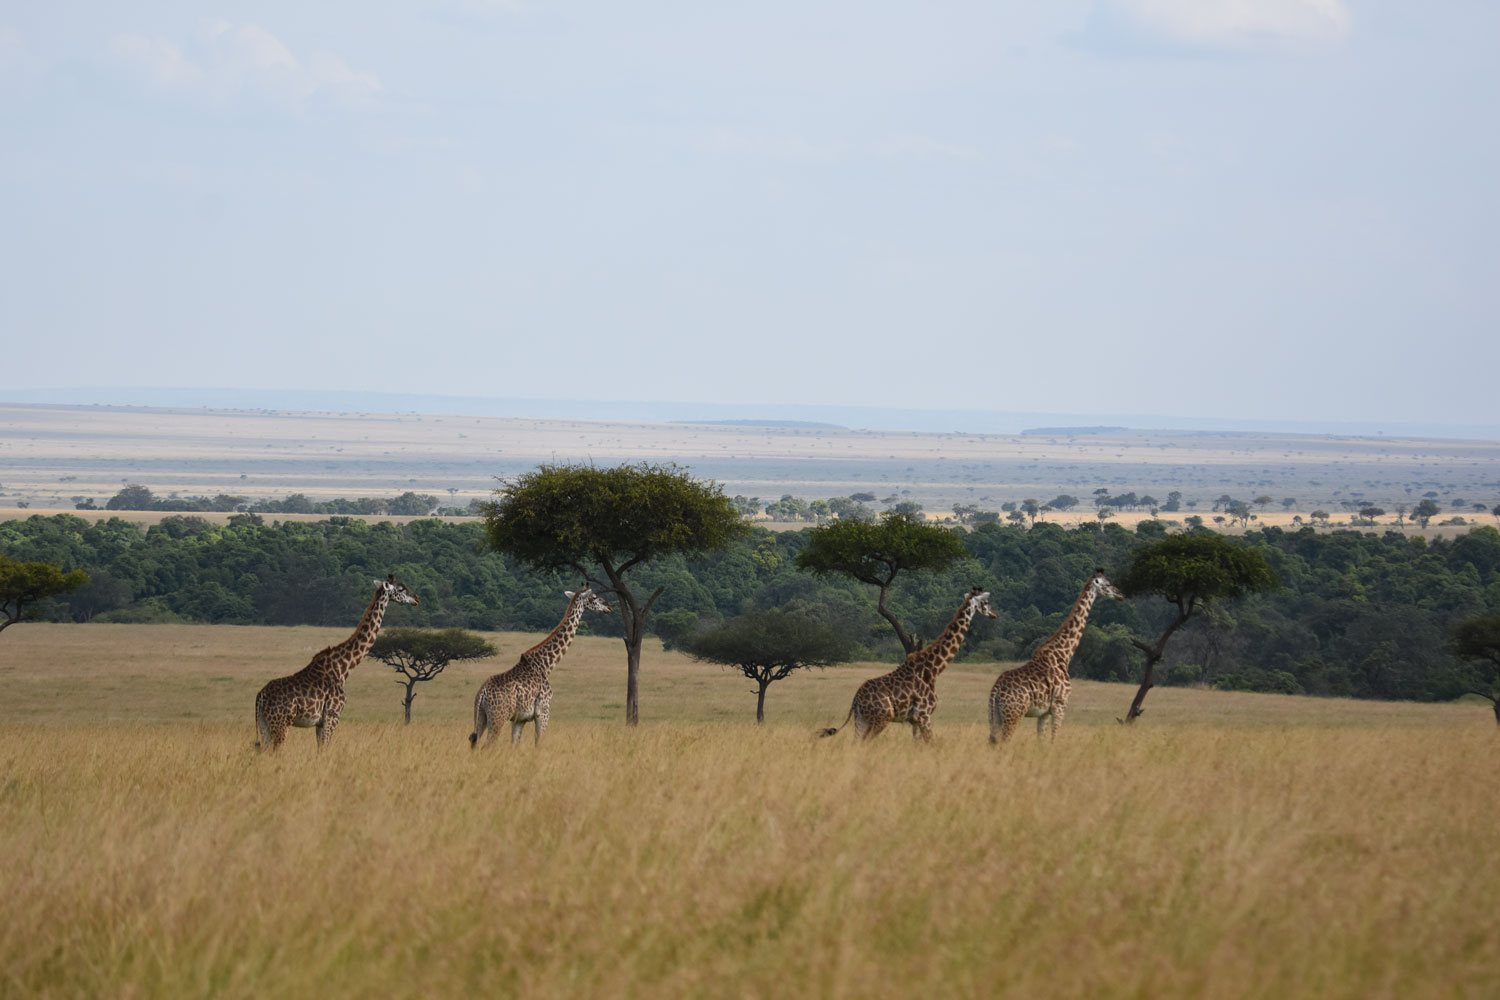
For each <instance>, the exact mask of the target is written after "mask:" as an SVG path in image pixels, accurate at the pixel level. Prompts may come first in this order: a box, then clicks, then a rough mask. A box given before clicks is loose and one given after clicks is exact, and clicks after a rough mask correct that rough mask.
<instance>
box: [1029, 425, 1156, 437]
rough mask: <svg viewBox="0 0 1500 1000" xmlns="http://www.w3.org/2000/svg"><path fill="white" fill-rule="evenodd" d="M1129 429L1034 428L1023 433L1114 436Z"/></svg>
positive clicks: (1097, 427)
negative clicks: (1117, 432)
mask: <svg viewBox="0 0 1500 1000" xmlns="http://www.w3.org/2000/svg"><path fill="white" fill-rule="evenodd" d="M1128 430H1130V428H1129V427H1106V426H1104V425H1102V424H1100V425H1098V426H1095V427H1032V428H1030V429H1028V430H1024V431H1022V432H1021V434H1022V435H1023V436H1025V435H1027V434H1049V435H1052V436H1053V437H1058V436H1077V435H1079V434H1113V433H1115V432H1116V431H1128Z"/></svg>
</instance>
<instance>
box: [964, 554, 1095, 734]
mask: <svg viewBox="0 0 1500 1000" xmlns="http://www.w3.org/2000/svg"><path fill="white" fill-rule="evenodd" d="M1100 597H1109V598H1113V599H1114V600H1116V601H1123V600H1124V599H1125V595H1124V594H1122V593H1120V591H1119V589H1118V588H1117V587H1115V585H1114V584H1112V583H1110V582H1109V577H1107V576H1105V575H1104V570H1102V569H1099V570H1095V571H1094V575H1093V576H1091V577H1089V579H1088V582H1087V583H1085V584H1084V585H1083V590H1081V591H1080V592H1079V594H1078V600H1076V601H1074V602H1073V609H1072V610H1071V611H1069V612H1068V617H1067V618H1065V619H1063V623H1062V624H1061V625H1059V626H1058V628H1057V631H1056V632H1055V633H1053V635H1052V638H1050V639H1048V640H1047V641H1046V642H1044V643H1042V644H1041V645H1040V646H1038V647H1037V648H1036V650H1035V651H1034V652H1033V653H1032V654H1031V659H1030V660H1028V661H1027V662H1026V663H1025V665H1023V666H1019V667H1016V668H1015V669H1014V670H1007V671H1005V673H1003V674H1001V675H1000V676H999V677H997V678H995V684H994V686H993V687H991V688H990V742H991V743H998V742H1000V741H1001V740H1008V739H1010V734H1011V733H1013V732H1015V730H1016V726H1018V725H1020V724H1021V720H1022V719H1023V718H1027V717H1033V718H1035V719H1036V735H1037V737H1038V738H1039V739H1040V738H1041V735H1042V725H1043V723H1046V722H1048V721H1049V720H1050V721H1051V723H1052V738H1053V739H1054V740H1055V739H1057V731H1058V729H1059V728H1061V727H1062V722H1063V715H1064V713H1066V711H1067V708H1068V695H1069V694H1070V693H1071V692H1072V690H1073V681H1072V679H1071V677H1070V676H1069V675H1068V664H1070V663H1071V662H1072V660H1073V653H1074V651H1075V650H1077V649H1078V641H1079V640H1080V639H1082V638H1083V626H1084V625H1085V624H1087V622H1088V619H1089V611H1090V609H1092V608H1093V606H1094V601H1096V600H1097V599H1098V598H1100Z"/></svg>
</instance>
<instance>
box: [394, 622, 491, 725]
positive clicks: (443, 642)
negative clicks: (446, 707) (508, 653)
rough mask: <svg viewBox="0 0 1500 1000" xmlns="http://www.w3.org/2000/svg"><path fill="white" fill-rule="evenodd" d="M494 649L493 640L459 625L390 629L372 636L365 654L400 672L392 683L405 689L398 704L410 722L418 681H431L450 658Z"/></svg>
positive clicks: (473, 657) (475, 657) (477, 655)
mask: <svg viewBox="0 0 1500 1000" xmlns="http://www.w3.org/2000/svg"><path fill="white" fill-rule="evenodd" d="M496 652H497V650H496V649H495V645H494V643H492V642H490V641H489V640H487V639H485V638H483V637H481V636H477V635H475V634H474V633H473V632H465V631H464V630H463V629H461V628H448V629H443V630H442V631H435V630H432V629H422V628H390V629H386V630H385V631H383V632H381V633H380V635H378V636H377V637H376V638H375V644H374V645H373V646H371V647H370V652H369V655H370V656H373V657H374V658H375V659H377V660H379V661H381V662H382V663H384V664H386V665H387V666H389V667H391V668H392V669H394V670H395V671H396V673H398V674H400V675H401V677H402V679H401V680H399V681H397V682H396V683H397V684H400V685H402V686H403V687H405V689H406V697H405V698H404V699H403V700H402V702H401V707H402V709H404V710H405V713H406V722H407V724H408V725H410V724H411V703H412V701H413V700H415V699H416V697H417V692H416V686H417V685H418V684H420V683H421V682H423V681H430V680H432V679H433V678H434V677H436V676H437V675H438V674H440V673H442V672H443V670H444V668H446V667H447V666H448V664H450V663H452V662H453V661H454V660H482V659H484V658H485V657H487V656H494V655H495V653H496Z"/></svg>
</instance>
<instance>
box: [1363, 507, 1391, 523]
mask: <svg viewBox="0 0 1500 1000" xmlns="http://www.w3.org/2000/svg"><path fill="white" fill-rule="evenodd" d="M1384 516H1385V508H1383V507H1361V508H1360V509H1359V517H1360V520H1362V521H1364V522H1365V523H1366V524H1374V523H1375V519H1376V518H1377V517H1384Z"/></svg>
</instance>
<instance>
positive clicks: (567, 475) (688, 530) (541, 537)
mask: <svg viewBox="0 0 1500 1000" xmlns="http://www.w3.org/2000/svg"><path fill="white" fill-rule="evenodd" d="M480 512H481V514H482V515H483V517H484V520H485V537H486V539H487V541H488V542H489V544H490V546H491V547H492V548H494V549H496V550H498V551H500V552H506V553H509V554H510V555H512V556H514V557H515V558H516V559H519V560H520V561H521V562H523V563H526V564H527V565H529V566H531V567H533V568H536V569H551V570H557V569H573V570H576V571H577V572H578V573H579V574H580V575H581V576H583V577H584V578H585V579H590V580H594V581H595V582H600V581H598V578H597V577H596V575H595V574H596V573H602V574H603V577H604V581H605V582H607V583H606V585H607V587H608V589H609V590H611V591H613V592H614V593H615V594H616V595H617V596H618V597H619V599H620V604H621V605H622V607H623V611H624V613H623V615H622V616H621V617H622V624H623V625H624V627H625V657H626V681H625V721H626V722H627V723H628V724H629V725H635V724H636V723H637V722H638V721H639V718H640V716H639V708H638V704H637V702H638V697H637V695H638V684H637V675H638V673H639V670H640V661H641V643H642V640H643V639H644V638H645V623H646V616H647V615H648V614H650V611H651V605H652V604H653V603H655V601H656V599H657V597H659V596H661V589H660V588H658V589H657V590H656V591H655V592H654V593H652V594H651V595H650V596H649V597H648V598H647V599H646V600H644V601H641V600H638V599H637V597H636V595H635V593H634V592H633V591H632V590H631V589H630V586H629V582H628V580H627V575H628V574H629V572H630V570H632V569H634V568H635V567H636V566H638V565H640V564H641V563H644V562H649V561H651V560H653V559H656V558H658V557H660V556H664V555H668V554H671V553H681V554H683V555H688V556H693V555H701V554H704V553H707V552H710V551H713V550H715V549H719V548H722V547H724V546H725V545H727V544H729V542H730V541H732V540H733V539H734V538H736V537H737V536H739V535H741V534H743V533H744V532H746V531H748V530H749V526H748V524H747V523H746V522H745V520H744V518H742V517H741V516H740V514H739V512H738V511H737V510H736V509H735V507H734V504H733V503H732V502H731V501H730V499H729V498H728V497H726V496H724V493H723V491H722V489H721V488H720V487H719V485H718V484H717V483H711V482H705V481H702V480H698V479H695V478H693V477H692V476H691V475H689V474H688V472H687V470H686V469H682V468H679V467H677V466H675V465H665V466H663V465H651V464H647V463H640V464H637V465H620V466H616V467H614V468H610V469H599V468H595V467H594V466H592V465H540V466H537V468H536V469H534V470H533V471H531V472H527V473H524V474H523V475H521V476H518V477H517V478H516V479H514V480H510V481H506V482H505V483H504V484H503V485H502V486H501V487H500V488H499V489H497V490H496V491H495V499H494V500H491V501H489V502H487V503H485V504H484V505H483V506H482V507H481V510H480Z"/></svg>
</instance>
